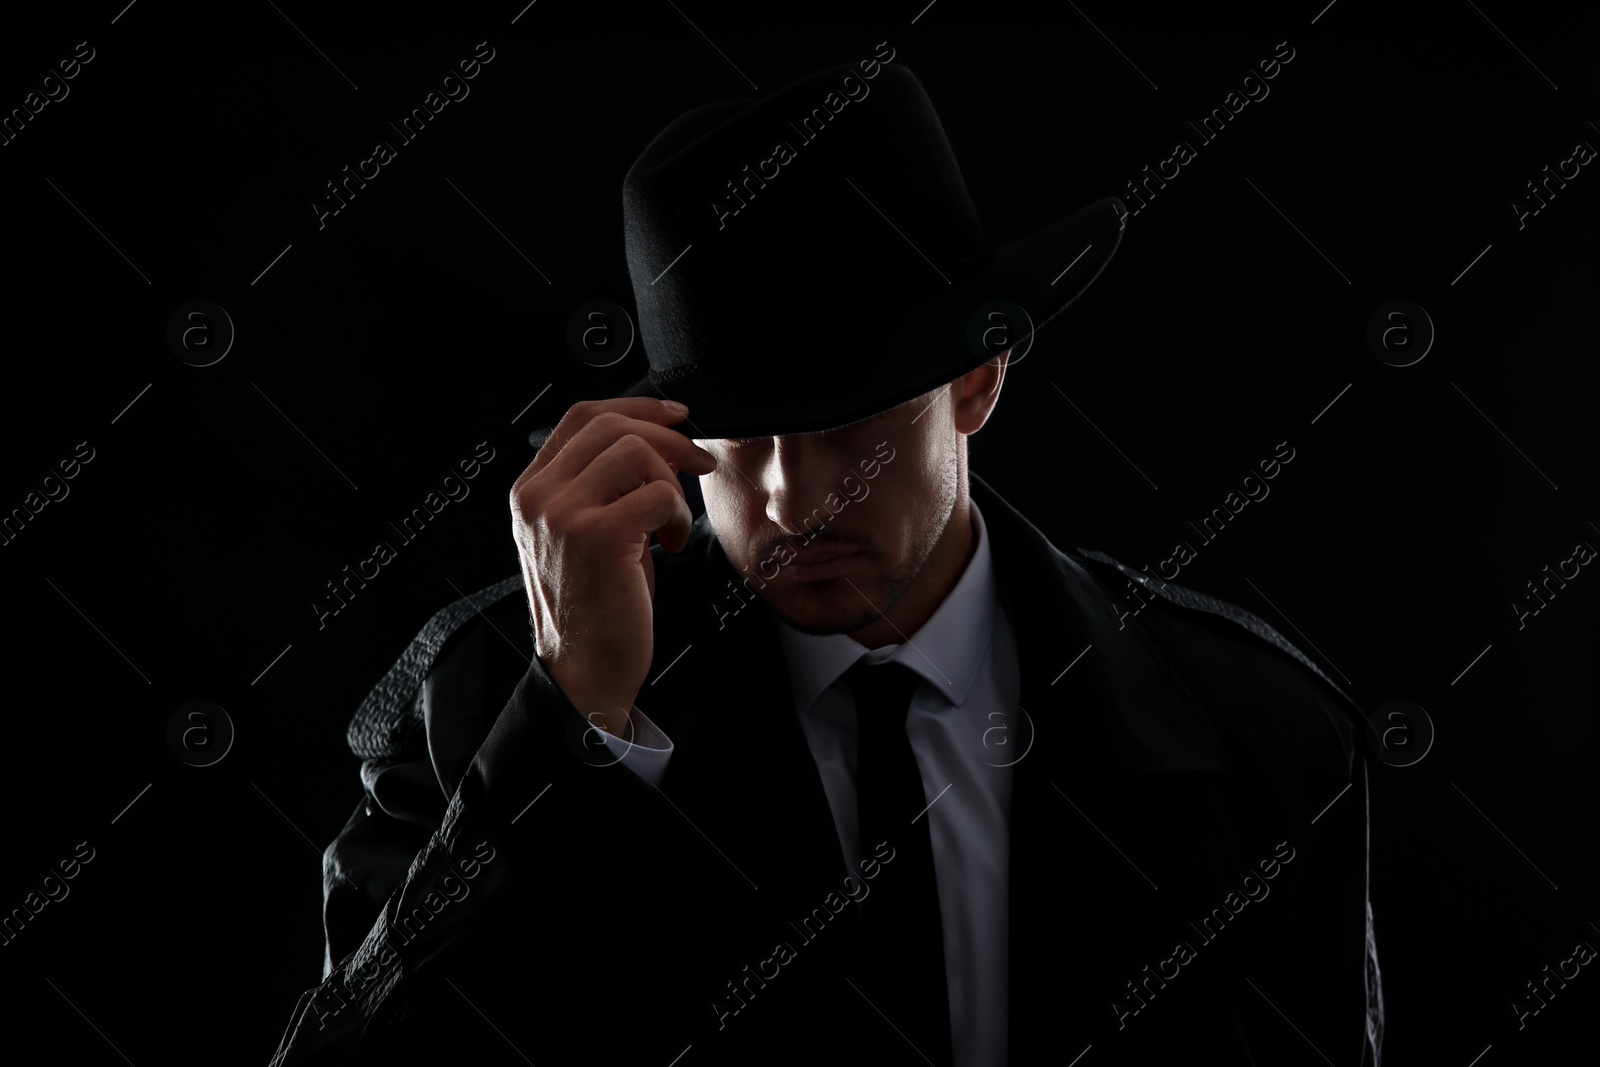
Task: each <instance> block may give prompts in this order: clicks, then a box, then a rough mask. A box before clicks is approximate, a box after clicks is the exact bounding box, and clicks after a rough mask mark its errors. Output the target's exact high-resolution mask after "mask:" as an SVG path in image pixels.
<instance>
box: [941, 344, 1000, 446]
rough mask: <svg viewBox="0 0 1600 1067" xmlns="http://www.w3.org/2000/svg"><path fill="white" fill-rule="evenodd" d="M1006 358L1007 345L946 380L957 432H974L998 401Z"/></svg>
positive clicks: (987, 418) (979, 428)
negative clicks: (989, 357) (1001, 350)
mask: <svg viewBox="0 0 1600 1067" xmlns="http://www.w3.org/2000/svg"><path fill="white" fill-rule="evenodd" d="M1010 360H1011V349H1009V348H1008V349H1006V350H1005V351H1004V352H1002V353H1000V354H999V355H998V356H995V357H994V358H993V359H990V360H987V361H985V362H984V363H982V364H981V365H979V366H977V367H974V368H973V369H972V370H970V371H968V372H967V373H965V374H963V375H962V376H961V377H959V378H957V379H956V380H955V381H953V382H951V383H950V400H951V415H952V420H951V421H953V422H954V423H955V428H956V431H957V432H958V433H963V434H974V433H977V432H978V431H979V430H981V429H982V428H983V424H984V423H985V422H988V421H989V413H990V412H992V411H993V410H994V406H995V404H996V403H997V402H999V400H1000V385H1001V383H1002V382H1004V381H1005V377H1006V364H1007V363H1008V362H1010Z"/></svg>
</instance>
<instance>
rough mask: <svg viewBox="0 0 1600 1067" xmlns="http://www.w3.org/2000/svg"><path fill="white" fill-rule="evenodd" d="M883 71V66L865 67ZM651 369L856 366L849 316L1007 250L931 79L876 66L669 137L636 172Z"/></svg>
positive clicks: (655, 144) (634, 275) (695, 374)
mask: <svg viewBox="0 0 1600 1067" xmlns="http://www.w3.org/2000/svg"><path fill="white" fill-rule="evenodd" d="M869 72H870V75H869ZM623 213H624V227H623V228H624V237H625V242H626V248H627V256H628V269H629V273H630V276H631V279H632V282H633V290H634V297H635V301H636V305H637V309H638V314H639V333H640V338H641V340H642V341H643V343H644V348H645V352H646V354H647V356H648V358H649V361H650V379H651V381H653V382H656V383H658V384H667V383H674V382H678V383H681V382H683V381H686V380H691V379H696V378H702V377H707V376H713V375H715V376H719V377H728V378H749V377H751V376H755V377H756V378H760V377H762V376H763V375H766V376H769V377H770V378H771V379H772V384H773V386H774V387H777V386H778V385H779V384H780V382H781V379H782V377H783V376H784V375H785V374H789V375H792V374H793V373H794V368H793V367H792V366H789V367H787V368H786V367H785V366H784V364H785V363H787V362H788V360H786V359H784V358H783V357H784V356H786V355H788V356H793V357H796V358H801V359H803V360H804V361H805V367H806V369H807V372H808V373H816V372H826V371H827V370H828V369H829V368H838V369H845V368H848V367H849V366H850V364H851V363H852V361H856V360H859V359H860V358H861V353H859V352H856V351H852V345H851V344H850V338H851V334H852V326H853V325H855V324H856V323H858V322H859V321H861V320H865V319H868V318H881V317H882V316H883V315H884V314H885V313H886V312H889V311H892V309H893V308H894V307H896V306H898V305H902V304H907V303H909V302H911V301H913V300H915V299H916V298H918V297H923V296H926V295H927V294H929V293H931V292H934V291H937V290H939V289H943V288H947V287H948V286H950V285H951V284H952V283H953V282H955V281H957V280H959V279H960V278H962V277H965V276H967V275H969V274H971V273H972V272H973V271H975V270H977V269H978V268H979V267H981V266H982V265H983V264H985V263H987V262H988V261H989V259H990V258H991V257H992V255H993V250H992V249H991V248H990V246H989V244H988V242H987V241H986V240H985V239H984V235H983V232H982V229H981V227H980V226H979V223H978V217H977V213H976V211H975V210H974V209H973V205H972V201H971V197H970V196H969V195H968V192H967V188H966V183H965V182H964V181H963V180H962V177H961V172H960V168H959V166H958V165H957V162H956V158H955V154H954V152H953V151H952V150H951V147H950V142H949V139H948V138H947V137H946V135H945V131H944V128H943V126H942V125H941V124H940V122H939V119H938V116H937V115H936V114H935V112H934V109H933V104H932V102H931V101H930V100H929V99H928V96H927V93H926V91H925V90H924V89H923V87H922V84H921V82H920V81H919V80H918V79H917V77H916V76H915V75H914V74H913V73H912V72H911V71H909V70H907V69H906V68H905V67H903V66H900V65H898V64H894V63H881V64H880V63H877V62H875V61H874V62H869V61H862V62H861V63H860V64H858V65H851V64H846V65H842V66H838V67H833V68H830V69H828V70H824V71H820V72H818V73H816V74H813V75H810V76H808V77H806V78H803V79H801V80H799V81H797V82H794V83H793V84H791V85H789V86H786V87H785V88H783V89H781V90H779V91H777V92H775V93H772V94H771V95H769V96H766V97H764V98H759V99H754V100H740V101H728V102H723V103H716V104H709V105H705V106H703V107H699V108H696V109H694V110H692V111H690V112H687V113H685V114H684V115H682V116H680V117H679V118H677V119H676V120H674V121H673V122H672V123H671V124H669V125H668V126H667V127H666V128H665V129H664V130H662V132H661V133H660V134H658V135H657V136H656V137H655V138H654V139H653V140H652V141H651V142H650V144H649V145H648V146H647V147H646V148H645V150H644V152H643V153H641V155H640V156H639V157H638V159H637V160H636V161H635V163H634V164H633V166H632V167H631V168H630V169H629V171H628V174H627V177H626V178H625V180H624V182H623Z"/></svg>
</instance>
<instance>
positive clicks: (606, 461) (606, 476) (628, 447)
mask: <svg viewBox="0 0 1600 1067" xmlns="http://www.w3.org/2000/svg"><path fill="white" fill-rule="evenodd" d="M668 432H669V433H670V432H671V431H668ZM552 473H554V472H552ZM657 481H659V482H665V483H666V484H668V485H670V486H671V487H672V490H673V492H674V493H676V494H677V495H678V496H680V497H681V496H682V495H683V486H681V485H679V484H678V476H677V475H676V474H674V473H673V471H672V468H671V467H669V466H668V465H667V461H666V460H664V459H662V458H661V454H660V453H659V452H657V451H656V450H655V448H653V447H652V446H651V445H650V444H649V443H648V442H647V441H645V440H644V438H643V437H642V436H640V435H638V434H631V433H630V434H624V435H623V436H621V437H619V438H617V439H616V440H615V441H613V442H612V443H611V444H610V445H609V446H607V447H606V449H605V450H604V451H603V452H601V453H600V454H599V455H598V456H596V457H595V458H594V459H593V461H591V462H590V463H588V464H587V465H586V466H585V467H584V468H583V471H582V472H581V473H580V474H579V475H578V476H577V477H576V478H573V479H572V480H571V481H570V482H567V483H565V485H564V486H563V488H562V489H561V491H560V492H561V496H560V503H561V507H562V508H567V509H573V510H583V509H586V508H592V507H604V506H606V505H608V504H611V503H613V502H615V501H616V500H618V499H620V498H622V497H625V496H627V495H628V494H630V493H632V492H634V491H636V490H638V489H639V488H640V487H641V486H643V485H645V484H646V483H648V482H657ZM558 484H559V483H558ZM653 529H655V527H653V526H652V527H649V528H648V529H647V530H644V531H639V532H644V533H648V532H649V531H650V530H653Z"/></svg>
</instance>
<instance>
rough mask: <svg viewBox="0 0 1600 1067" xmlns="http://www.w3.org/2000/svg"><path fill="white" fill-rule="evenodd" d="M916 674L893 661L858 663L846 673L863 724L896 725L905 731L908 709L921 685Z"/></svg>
mask: <svg viewBox="0 0 1600 1067" xmlns="http://www.w3.org/2000/svg"><path fill="white" fill-rule="evenodd" d="M919 680H920V679H919V677H918V675H917V673H916V672H915V671H913V670H911V669H910V668H909V667H905V666H903V665H901V664H899V663H896V662H895V661H893V660H889V661H887V662H884V663H867V662H866V661H865V660H857V661H856V662H855V664H854V665H853V666H851V668H850V669H849V670H847V671H845V672H844V681H845V684H846V685H848V686H849V687H850V695H851V696H852V697H854V698H855V702H856V721H857V722H858V723H861V724H866V723H873V724H885V725H888V724H893V725H895V726H898V727H900V728H902V729H903V728H904V726H905V721H906V709H907V708H908V707H909V706H910V704H911V694H912V693H913V692H914V691H915V690H916V688H917V682H918V681H919Z"/></svg>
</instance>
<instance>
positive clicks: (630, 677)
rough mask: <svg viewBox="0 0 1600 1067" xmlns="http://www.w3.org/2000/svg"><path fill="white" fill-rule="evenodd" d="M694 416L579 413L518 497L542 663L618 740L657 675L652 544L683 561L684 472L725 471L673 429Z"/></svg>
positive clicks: (637, 409)
mask: <svg viewBox="0 0 1600 1067" xmlns="http://www.w3.org/2000/svg"><path fill="white" fill-rule="evenodd" d="M684 414H685V413H684V412H683V411H679V410H678V409H676V408H673V407H670V406H669V405H668V404H667V403H666V402H664V401H661V400H656V399H654V398H651V397H629V398H622V399H615V400H599V401H583V402H580V403H577V404H574V405H572V407H570V408H568V409H567V413H566V415H565V416H563V417H562V419H561V422H560V423H559V424H558V425H557V426H556V428H555V431H554V432H553V433H552V434H551V435H550V439H549V440H548V441H546V442H545V444H544V447H542V448H540V449H539V452H538V454H537V455H535V456H534V457H533V462H532V463H530V464H529V465H528V469H527V470H525V471H523V472H522V474H521V476H520V477H518V478H517V481H516V484H514V485H513V486H512V487H511V532H512V536H513V537H515V538H516V541H517V552H518V554H519V555H520V556H521V557H522V580H523V585H524V587H525V588H526V589H527V593H528V604H529V606H530V608H531V609H532V612H533V632H534V642H535V652H536V653H537V655H538V657H539V662H540V663H542V664H543V665H544V668H545V670H547V671H549V672H550V677H551V678H552V679H553V680H554V681H555V683H556V684H557V685H558V686H560V687H561V691H562V692H563V693H565V694H566V695H567V698H568V699H569V700H571V701H572V703H573V705H574V706H575V707H576V708H577V709H578V712H579V713H580V714H581V715H583V717H584V718H585V719H587V720H588V721H589V722H590V723H593V724H594V725H596V726H599V727H601V728H602V729H605V730H606V731H608V732H609V733H612V734H615V735H617V736H618V737H623V736H626V735H627V728H628V719H629V715H630V714H631V713H632V710H633V702H634V699H635V698H636V697H637V696H638V695H639V690H640V689H641V688H642V687H643V686H644V680H645V675H646V674H648V673H649V670H650V657H651V652H652V649H653V642H654V638H653V632H652V627H651V615H650V609H651V605H652V604H653V603H654V600H655V591H656V574H655V562H654V561H653V560H652V559H651V558H650V535H651V534H652V533H654V534H656V536H657V539H658V540H659V541H660V542H661V547H663V548H665V549H666V550H667V551H668V552H679V551H682V549H683V546H684V545H685V544H687V543H688V540H689V533H690V528H691V527H692V526H693V524H694V517H693V516H692V515H691V514H690V512H689V503H688V501H687V500H686V499H684V495H683V487H682V486H681V485H679V484H678V478H677V474H676V472H677V471H679V470H683V471H686V472H688V473H690V474H709V473H710V472H711V471H712V470H715V469H716V466H717V461H716V459H715V457H713V456H712V455H711V453H709V452H707V451H705V450H704V449H702V448H700V447H699V446H697V445H696V444H694V442H692V441H690V440H689V439H688V438H687V437H684V436H683V435H682V434H679V433H677V432H676V431H674V430H669V429H667V427H668V426H671V425H673V424H674V423H677V422H680V421H682V419H683V417H684Z"/></svg>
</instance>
